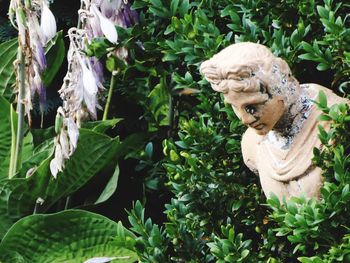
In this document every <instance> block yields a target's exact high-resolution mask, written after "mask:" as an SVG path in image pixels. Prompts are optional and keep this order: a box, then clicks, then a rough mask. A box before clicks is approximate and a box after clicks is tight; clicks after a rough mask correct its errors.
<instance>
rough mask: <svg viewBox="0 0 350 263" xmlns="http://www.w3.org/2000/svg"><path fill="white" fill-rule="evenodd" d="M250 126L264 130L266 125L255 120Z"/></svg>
mask: <svg viewBox="0 0 350 263" xmlns="http://www.w3.org/2000/svg"><path fill="white" fill-rule="evenodd" d="M248 126H249V127H251V128H253V129H255V130H262V129H263V128H264V127H265V124H263V123H260V122H258V121H254V122H252V123H250V124H249V125H248Z"/></svg>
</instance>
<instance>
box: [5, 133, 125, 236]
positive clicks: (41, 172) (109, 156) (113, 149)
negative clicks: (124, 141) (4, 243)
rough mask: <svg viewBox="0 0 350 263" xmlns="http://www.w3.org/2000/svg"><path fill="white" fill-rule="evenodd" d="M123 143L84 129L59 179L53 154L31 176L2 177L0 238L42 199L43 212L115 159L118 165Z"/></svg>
mask: <svg viewBox="0 0 350 263" xmlns="http://www.w3.org/2000/svg"><path fill="white" fill-rule="evenodd" d="M120 146H121V145H120V143H119V140H118V139H113V138H110V137H108V136H106V135H104V134H101V133H97V132H94V131H91V130H86V129H81V130H80V137H79V141H78V147H77V149H76V151H75V153H74V154H73V155H72V156H71V159H70V160H68V161H67V162H66V167H65V169H64V170H63V172H61V173H59V174H58V175H57V179H55V178H53V176H52V175H51V173H50V169H49V164H50V160H51V157H49V158H47V159H45V160H44V161H42V162H41V163H40V165H38V168H37V170H36V171H35V172H34V174H33V175H32V176H30V177H29V178H19V179H11V180H9V179H5V180H1V181H0V237H1V236H2V235H3V234H4V230H6V229H7V228H8V226H9V225H11V224H12V223H13V222H15V221H17V220H18V219H20V218H21V217H23V216H25V215H28V214H31V213H32V212H33V210H34V207H35V203H36V201H37V199H38V198H41V199H42V200H44V203H43V205H42V206H39V207H38V209H39V211H45V210H46V209H48V208H49V207H51V206H52V205H53V204H54V203H55V202H56V201H58V200H59V199H61V198H64V197H66V196H68V195H70V194H72V193H74V192H75V191H76V190H78V189H79V188H80V187H82V186H83V185H84V184H86V183H87V182H88V181H89V180H90V179H91V178H92V177H93V176H94V175H95V174H97V173H98V172H99V171H100V170H102V169H103V168H104V167H105V166H106V165H108V164H113V163H114V162H115V163H114V165H115V164H116V162H117V158H118V155H119V147H120ZM46 154H47V153H46Z"/></svg>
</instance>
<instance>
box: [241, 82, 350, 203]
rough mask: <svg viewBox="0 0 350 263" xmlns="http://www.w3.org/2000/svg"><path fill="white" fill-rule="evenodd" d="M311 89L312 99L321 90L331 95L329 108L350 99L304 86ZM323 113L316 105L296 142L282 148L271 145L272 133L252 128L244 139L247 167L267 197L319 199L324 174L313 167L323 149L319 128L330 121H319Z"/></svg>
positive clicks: (313, 105)
mask: <svg viewBox="0 0 350 263" xmlns="http://www.w3.org/2000/svg"><path fill="white" fill-rule="evenodd" d="M303 86H304V87H307V89H309V94H310V95H311V96H310V98H309V99H312V100H315V99H316V98H317V95H318V93H319V91H321V90H323V91H324V92H325V94H326V96H327V101H328V106H329V107H330V106H331V105H333V104H338V103H341V102H345V103H349V101H348V100H346V99H343V98H341V97H338V96H337V95H335V94H334V93H333V92H332V91H331V90H329V89H326V88H324V87H322V86H320V85H317V84H307V85H303ZM320 114H321V111H320V110H318V109H317V106H316V105H315V104H312V106H311V108H310V110H309V112H308V116H307V118H306V119H305V120H304V121H303V123H302V126H301V128H300V131H299V132H298V133H297V134H296V135H295V136H294V138H293V141H292V142H291V143H290V144H289V145H287V147H286V146H284V147H282V146H281V145H280V144H276V143H271V139H270V138H271V136H270V135H271V134H270V133H273V131H270V132H269V133H268V134H267V135H258V134H256V132H255V131H254V130H253V129H252V128H248V129H247V131H246V132H245V134H244V135H243V138H242V153H243V158H244V162H245V164H246V165H247V166H248V167H249V169H250V170H252V171H253V172H255V173H256V174H258V175H259V178H260V182H261V186H262V188H263V191H264V193H265V195H266V196H270V194H271V192H272V193H274V194H275V195H276V196H277V197H278V198H279V199H280V200H282V199H283V197H285V198H286V199H288V198H290V197H292V196H300V195H305V196H307V197H316V198H317V197H319V190H320V187H321V185H322V181H323V180H322V175H321V174H322V171H321V169H320V168H319V167H315V166H314V165H313V164H312V158H313V149H314V147H316V148H319V149H320V148H321V147H322V145H321V142H320V140H319V138H318V128H317V126H318V125H319V124H321V125H322V126H323V127H324V128H325V129H326V130H328V129H329V126H330V123H329V122H324V121H323V122H318V121H317V117H318V116H319V115H320Z"/></svg>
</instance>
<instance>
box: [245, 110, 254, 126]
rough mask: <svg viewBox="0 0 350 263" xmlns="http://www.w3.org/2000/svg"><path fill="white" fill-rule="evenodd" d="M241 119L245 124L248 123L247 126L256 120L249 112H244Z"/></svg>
mask: <svg viewBox="0 0 350 263" xmlns="http://www.w3.org/2000/svg"><path fill="white" fill-rule="evenodd" d="M241 119H242V122H243V124H244V125H247V126H248V125H249V124H251V123H252V122H254V121H255V120H256V119H255V117H254V116H253V115H251V114H248V113H243V114H242V115H241Z"/></svg>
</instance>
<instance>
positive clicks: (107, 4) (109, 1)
mask: <svg viewBox="0 0 350 263" xmlns="http://www.w3.org/2000/svg"><path fill="white" fill-rule="evenodd" d="M121 5H122V0H103V1H101V5H100V8H101V13H102V14H103V15H104V16H106V17H107V18H110V17H111V16H113V15H114V13H115V11H116V10H119V9H120V7H121Z"/></svg>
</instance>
